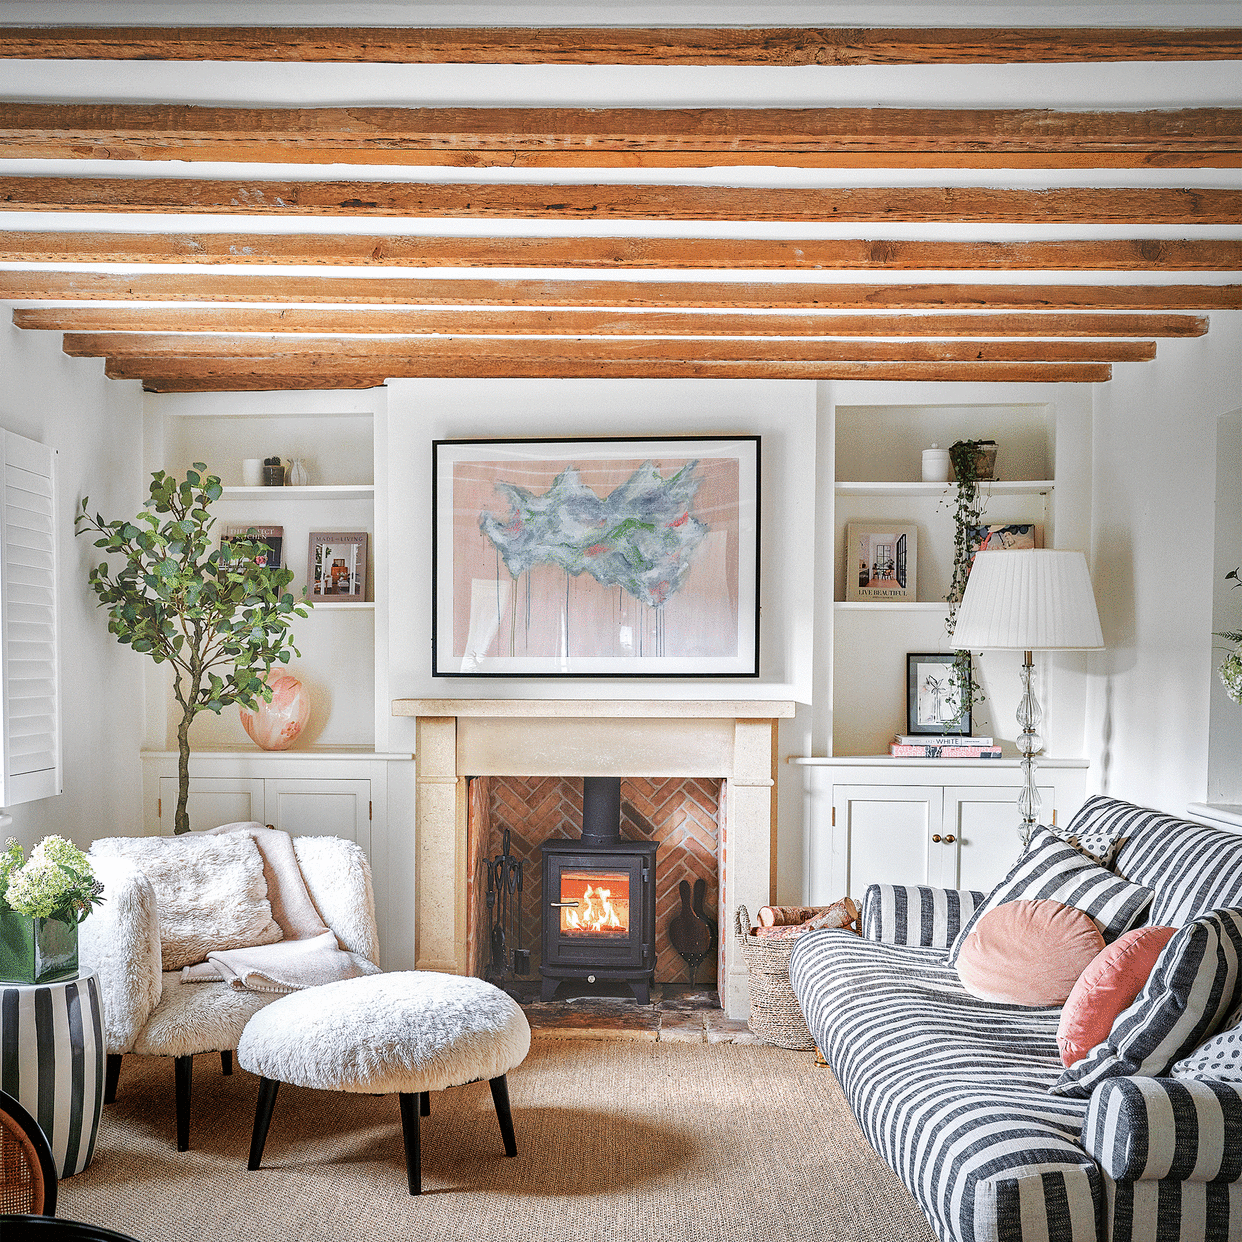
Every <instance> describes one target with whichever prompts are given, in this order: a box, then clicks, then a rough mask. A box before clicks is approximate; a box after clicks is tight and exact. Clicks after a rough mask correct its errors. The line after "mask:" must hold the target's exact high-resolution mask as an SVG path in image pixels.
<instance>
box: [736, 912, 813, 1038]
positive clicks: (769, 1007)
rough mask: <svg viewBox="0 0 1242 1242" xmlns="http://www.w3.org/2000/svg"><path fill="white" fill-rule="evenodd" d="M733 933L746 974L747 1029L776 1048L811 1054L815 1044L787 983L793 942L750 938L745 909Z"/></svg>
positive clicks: (747, 915) (792, 939) (796, 999)
mask: <svg viewBox="0 0 1242 1242" xmlns="http://www.w3.org/2000/svg"><path fill="white" fill-rule="evenodd" d="M734 934H735V935H736V937H737V941H738V944H739V945H741V948H742V956H743V957H744V958H745V959H746V969H747V972H748V973H749V974H750V1029H751V1030H752V1031H754V1033H755V1034H756V1035H758V1036H759V1038H760V1039H762V1040H765V1041H766V1042H767V1043H769V1044H776V1046H777V1047H778V1048H789V1049H791V1050H793V1051H796V1052H810V1051H812V1050H813V1049H814V1047H815V1041H814V1040H813V1039H812V1038H811V1032H810V1031H808V1030H807V1026H806V1020H805V1019H804V1018H803V1016H802V1010H801V1009H800V1008H799V1007H798V998H797V997H796V996H794V993H793V988H792V986H791V985H790V983H789V955H790V953H792V952H793V947H794V945H795V944H797V940H796V939H795V938H792V937H791V938H788V939H785V940H761V939H759V938H758V937H757V936H752V935H751V934H750V915H749V914H748V913H747V910H746V907H745V906H738V908H737V914H736V915H735V927H734Z"/></svg>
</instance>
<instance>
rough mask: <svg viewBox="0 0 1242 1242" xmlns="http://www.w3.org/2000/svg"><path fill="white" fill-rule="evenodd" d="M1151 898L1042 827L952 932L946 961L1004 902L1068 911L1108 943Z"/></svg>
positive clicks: (1135, 919) (1137, 917)
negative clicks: (1053, 905) (1083, 916)
mask: <svg viewBox="0 0 1242 1242" xmlns="http://www.w3.org/2000/svg"><path fill="white" fill-rule="evenodd" d="M1151 898H1152V894H1151V890H1150V889H1149V888H1145V887H1144V886H1142V885H1139V884H1131V883H1128V882H1127V881H1125V880H1123V879H1121V878H1119V877H1118V876H1115V875H1113V873H1112V872H1111V871H1105V869H1104V868H1103V867H1100V866H1097V865H1096V864H1095V863H1093V862H1092V861H1091V860H1090V859H1089V858H1087V857H1086V856H1085V855H1083V854H1080V853H1079V852H1078V850H1076V849H1075V848H1074V847H1073V846H1072V845H1067V844H1066V843H1065V842H1064V841H1061V840H1059V839H1058V838H1057V837H1054V836H1053V835H1052V833H1051V832H1050V831H1049V830H1048V829H1047V828H1044V827H1042V826H1037V827H1036V828H1035V829H1034V830H1033V831H1032V832H1031V839H1030V841H1029V842H1028V843H1027V847H1026V849H1025V850H1023V852H1022V856H1021V857H1020V858H1019V859H1018V861H1017V862H1016V863H1014V865H1013V867H1012V868H1011V869H1010V871H1009V874H1008V875H1007V876H1006V877H1005V878H1004V879H1003V880H1002V881H1001V882H1000V883H999V884H998V885H997V886H996V887H995V888H994V889H993V890H992V891H991V892H990V893H989V894H988V897H987V900H986V901H985V902H983V904H982V905H980V906H979V908H978V909H976V910H975V912H974V914H972V915H971V917H970V918H969V919H968V920H967V921H966V923H965V924H964V925H963V927H962V930H961V931H960V932H958V936H957V939H956V940H955V941H954V943H953V947H952V949H951V950H950V951H949V960H950V961H952V962H956V961H957V959H958V956H959V954H960V953H961V951H962V946H963V945H964V944H965V943H966V937H967V936H969V935H970V933H971V932H972V931H973V930H974V927H975V924H976V923H978V921H979V920H980V919H981V918H982V917H983V916H984V915H985V914H987V912H988V911H989V910H995V909H996V907H997V906H1001V905H1004V904H1005V903H1006V902H1009V901H1022V900H1030V901H1037V900H1051V901H1061V902H1064V903H1065V904H1066V905H1067V906H1074V907H1075V908H1076V909H1078V910H1082V911H1084V912H1085V913H1087V914H1089V915H1090V916H1091V917H1092V919H1094V920H1095V923H1096V926H1098V927H1099V929H1100V931H1101V933H1102V934H1103V936H1104V940H1105V943H1108V942H1110V941H1113V940H1116V939H1117V937H1118V936H1120V935H1121V934H1122V933H1123V932H1126V931H1129V930H1130V928H1131V927H1134V926H1136V925H1137V924H1138V923H1139V922H1140V921H1141V919H1142V915H1143V912H1144V911H1145V910H1146V909H1147V907H1148V906H1149V905H1150V904H1151Z"/></svg>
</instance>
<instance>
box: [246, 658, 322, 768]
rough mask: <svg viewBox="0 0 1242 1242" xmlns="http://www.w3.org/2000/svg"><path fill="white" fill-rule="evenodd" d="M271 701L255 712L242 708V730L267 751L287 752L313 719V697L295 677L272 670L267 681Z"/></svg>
mask: <svg viewBox="0 0 1242 1242" xmlns="http://www.w3.org/2000/svg"><path fill="white" fill-rule="evenodd" d="M264 680H265V681H266V682H267V684H268V685H269V686H270V687H271V690H272V701H271V702H270V703H264V702H263V700H262V699H260V700H259V706H258V708H257V709H256V710H255V711H251V710H250V709H249V708H247V707H239V710H240V712H241V722H242V728H243V729H245V730H246V732H247V733H249V734H250V738H251V740H252V741H253V742H255V743H256V744H257V745H259V746H261V747H263V749H264V750H288V749H289V747H290V746H292V745H293V742H294V739H295V738H296V737H297V735H298V734H299V733H301V732H302V729H303V727H304V726H305V725H306V721H307V719H308V718H309V716H310V695H309V694H308V693H307V691H306V687H305V686H304V685H302V683H301V682H300V681H298V679H297V678H296V677H291V676H290V675H289V674H288V673H278V672H277V671H276V670H275V669H273V670H272V671H271V672H270V673H268V675H267V677H266V678H265V679H264Z"/></svg>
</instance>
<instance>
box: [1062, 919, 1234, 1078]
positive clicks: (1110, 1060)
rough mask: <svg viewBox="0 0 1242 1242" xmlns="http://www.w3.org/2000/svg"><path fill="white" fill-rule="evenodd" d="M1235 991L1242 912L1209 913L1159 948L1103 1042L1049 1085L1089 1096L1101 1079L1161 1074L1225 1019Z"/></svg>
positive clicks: (1204, 1038) (1231, 1006)
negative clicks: (1148, 973) (1130, 1001)
mask: <svg viewBox="0 0 1242 1242" xmlns="http://www.w3.org/2000/svg"><path fill="white" fill-rule="evenodd" d="M1240 991H1242V909H1234V910H1214V911H1213V912H1212V913H1211V914H1205V915H1203V917H1202V918H1198V919H1196V920H1195V921H1194V922H1193V923H1188V924H1187V925H1186V926H1185V927H1183V928H1182V929H1181V930H1180V931H1179V932H1178V933H1177V935H1175V936H1174V937H1173V939H1172V940H1170V941H1169V943H1168V944H1167V945H1166V946H1165V948H1164V952H1163V953H1161V955H1160V958H1159V960H1158V961H1157V962H1156V967H1155V969H1154V970H1153V971H1152V972H1151V977H1150V978H1149V979H1148V980H1147V983H1146V984H1145V985H1144V986H1143V990H1142V991H1141V992H1140V993H1139V994H1138V999H1137V1000H1135V1002H1134V1004H1132V1005H1131V1006H1130V1007H1129V1008H1128V1009H1127V1010H1126V1011H1125V1012H1124V1013H1122V1014H1121V1015H1120V1016H1119V1017H1118V1018H1117V1020H1116V1022H1114V1023H1113V1029H1112V1030H1111V1031H1110V1032H1109V1035H1108V1038H1107V1039H1106V1040H1104V1041H1103V1043H1099V1044H1097V1045H1096V1046H1095V1047H1094V1048H1092V1049H1091V1051H1090V1052H1088V1053H1087V1055H1086V1056H1085V1057H1083V1058H1082V1060H1080V1061H1075V1062H1074V1064H1073V1065H1071V1066H1070V1067H1069V1068H1068V1069H1067V1070H1066V1071H1065V1073H1064V1074H1062V1075H1061V1077H1060V1079H1059V1081H1058V1082H1057V1083H1056V1085H1055V1086H1054V1087H1053V1088H1052V1090H1053V1091H1054V1092H1055V1093H1056V1094H1058V1095H1075V1096H1083V1097H1086V1096H1089V1095H1090V1094H1091V1093H1092V1092H1093V1091H1094V1090H1095V1088H1096V1087H1097V1086H1098V1085H1099V1084H1100V1083H1101V1082H1103V1081H1104V1080H1105V1079H1106V1078H1115V1077H1117V1076H1119V1075H1133V1074H1142V1075H1144V1076H1146V1077H1160V1076H1161V1075H1162V1074H1167V1073H1168V1071H1169V1068H1170V1067H1171V1066H1172V1065H1173V1063H1174V1062H1175V1061H1176V1060H1178V1058H1179V1057H1182V1056H1185V1055H1186V1053H1188V1052H1190V1051H1191V1050H1192V1049H1194V1048H1197V1047H1198V1046H1199V1045H1200V1044H1202V1043H1203V1041H1204V1040H1206V1039H1207V1038H1208V1037H1209V1036H1211V1035H1212V1034H1213V1033H1214V1032H1215V1031H1216V1029H1217V1028H1218V1027H1219V1026H1220V1025H1221V1023H1222V1022H1224V1020H1225V1018H1226V1017H1227V1016H1228V1015H1229V1014H1230V1013H1232V1012H1233V1010H1234V1008H1235V1006H1236V1005H1237V1003H1238V999H1239V992H1240Z"/></svg>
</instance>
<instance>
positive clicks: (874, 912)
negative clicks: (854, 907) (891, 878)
mask: <svg viewBox="0 0 1242 1242" xmlns="http://www.w3.org/2000/svg"><path fill="white" fill-rule="evenodd" d="M985 896H986V894H984V893H978V892H975V891H974V889H969V888H961V889H957V888H931V887H929V886H928V885H924V884H871V885H868V887H867V891H866V892H865V893H864V894H863V902H862V919H861V921H862V934H863V939H864V940H878V941H881V942H882V943H884V944H905V945H910V946H912V947H913V948H922V949H947V948H948V947H949V945H951V944H952V943H953V941H954V940H955V939H956V938H957V934H958V932H959V931H961V929H962V924H963V923H964V922H965V921H966V920H967V919H968V918H970V916H971V915H972V914H973V913H974V912H975V908H976V907H977V906H979V905H980V904H981V903H982V901H983V899H984V897H985Z"/></svg>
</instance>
